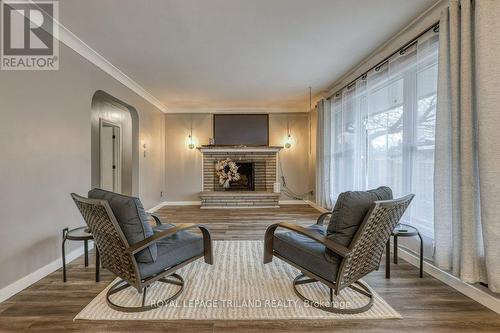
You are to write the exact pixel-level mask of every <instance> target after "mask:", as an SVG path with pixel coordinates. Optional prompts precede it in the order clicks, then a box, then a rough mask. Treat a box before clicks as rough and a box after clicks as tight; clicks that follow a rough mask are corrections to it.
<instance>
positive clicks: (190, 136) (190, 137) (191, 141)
mask: <svg viewBox="0 0 500 333" xmlns="http://www.w3.org/2000/svg"><path fill="white" fill-rule="evenodd" d="M188 148H189V149H194V142H193V134H189V136H188Z"/></svg>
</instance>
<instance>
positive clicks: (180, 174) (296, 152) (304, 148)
mask: <svg viewBox="0 0 500 333" xmlns="http://www.w3.org/2000/svg"><path fill="white" fill-rule="evenodd" d="M287 121H288V123H289V124H290V132H291V135H292V137H293V141H294V142H293V145H292V147H291V148H290V149H283V150H282V151H281V152H280V161H281V165H282V169H283V173H284V175H285V177H286V182H287V185H288V186H289V187H290V188H291V189H292V190H293V191H294V192H296V193H298V194H301V193H305V192H308V191H309V190H310V189H311V187H310V184H309V170H308V164H309V158H308V148H309V127H308V126H309V119H308V114H307V113H289V114H282V113H280V114H270V115H269V131H270V133H269V134H270V137H269V143H270V145H276V146H283V145H284V142H285V139H286V134H287V133H286V129H287ZM191 122H192V124H193V137H194V139H195V143H196V145H202V144H208V139H209V138H210V137H212V115H211V114H193V115H189V114H167V115H165V138H166V155H165V174H166V186H165V190H166V196H165V197H166V200H167V201H198V200H199V196H198V194H199V192H200V190H201V163H202V158H201V153H200V152H199V151H198V150H196V149H194V150H189V149H188V148H187V137H188V135H189V131H190V126H191ZM282 199H289V198H287V197H285V196H282Z"/></svg>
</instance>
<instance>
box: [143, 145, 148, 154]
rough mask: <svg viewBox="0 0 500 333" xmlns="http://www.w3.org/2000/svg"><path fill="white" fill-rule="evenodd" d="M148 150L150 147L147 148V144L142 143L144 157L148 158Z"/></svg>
mask: <svg viewBox="0 0 500 333" xmlns="http://www.w3.org/2000/svg"><path fill="white" fill-rule="evenodd" d="M147 148H148V147H147V146H146V143H145V142H143V143H142V151H143V153H144V157H146V151H147Z"/></svg>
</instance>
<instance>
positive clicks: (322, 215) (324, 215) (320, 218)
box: [316, 212, 332, 225]
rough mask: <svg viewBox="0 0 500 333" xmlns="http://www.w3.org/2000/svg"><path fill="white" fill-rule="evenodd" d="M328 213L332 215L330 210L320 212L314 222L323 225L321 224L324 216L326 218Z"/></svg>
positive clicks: (323, 222)
mask: <svg viewBox="0 0 500 333" xmlns="http://www.w3.org/2000/svg"><path fill="white" fill-rule="evenodd" d="M328 215H332V212H326V213H323V214H321V215H320V216H319V217H318V219H317V220H316V224H318V225H323V224H325V218H326V217H327V216H328Z"/></svg>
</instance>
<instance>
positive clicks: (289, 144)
mask: <svg viewBox="0 0 500 333" xmlns="http://www.w3.org/2000/svg"><path fill="white" fill-rule="evenodd" d="M290 147H292V136H291V135H290V133H288V136H287V137H286V141H285V148H286V149H289V148H290Z"/></svg>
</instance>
